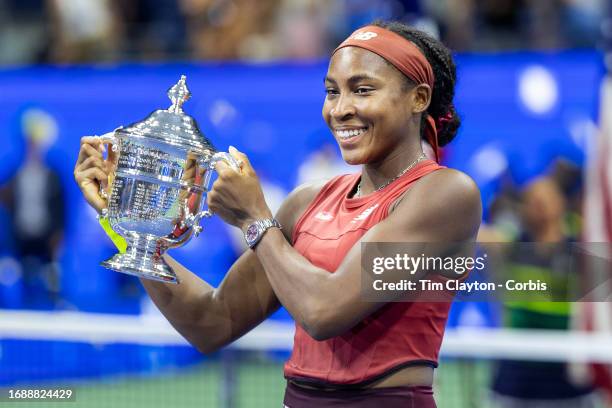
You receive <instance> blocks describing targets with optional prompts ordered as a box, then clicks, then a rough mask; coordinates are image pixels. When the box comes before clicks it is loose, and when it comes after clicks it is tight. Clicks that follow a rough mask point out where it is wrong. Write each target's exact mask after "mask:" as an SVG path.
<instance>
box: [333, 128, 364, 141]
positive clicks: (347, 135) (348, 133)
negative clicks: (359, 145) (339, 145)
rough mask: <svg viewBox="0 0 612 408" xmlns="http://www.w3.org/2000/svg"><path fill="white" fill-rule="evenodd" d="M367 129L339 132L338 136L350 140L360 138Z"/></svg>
mask: <svg viewBox="0 0 612 408" xmlns="http://www.w3.org/2000/svg"><path fill="white" fill-rule="evenodd" d="M366 130H367V128H363V129H351V130H337V131H336V134H337V135H338V136H339V137H340V139H349V138H351V137H354V136H359V135H360V134H362V133H363V132H365V131H366Z"/></svg>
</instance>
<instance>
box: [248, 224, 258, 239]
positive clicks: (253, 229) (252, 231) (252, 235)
mask: <svg viewBox="0 0 612 408" xmlns="http://www.w3.org/2000/svg"><path fill="white" fill-rule="evenodd" d="M258 232H259V229H258V228H257V225H255V224H251V225H249V228H247V230H246V239H247V241H248V242H253V241H255V240H256V239H257V235H258Z"/></svg>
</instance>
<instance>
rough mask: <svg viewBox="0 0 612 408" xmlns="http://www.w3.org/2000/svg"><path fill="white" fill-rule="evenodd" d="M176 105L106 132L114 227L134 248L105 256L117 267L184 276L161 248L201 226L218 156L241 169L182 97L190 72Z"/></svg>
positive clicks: (107, 213)
mask: <svg viewBox="0 0 612 408" xmlns="http://www.w3.org/2000/svg"><path fill="white" fill-rule="evenodd" d="M168 96H169V98H170V100H171V101H172V106H170V108H168V109H165V110H157V111H155V112H153V113H152V114H151V115H149V117H147V118H146V119H145V120H143V121H142V122H137V123H134V124H132V125H129V126H127V127H120V128H118V129H116V130H115V131H113V132H111V133H107V134H105V135H103V136H100V138H101V139H102V141H103V142H104V143H108V144H110V146H109V157H108V159H109V161H112V162H113V163H114V166H113V167H114V170H113V171H111V174H110V176H109V182H108V190H109V191H110V193H109V191H107V189H106V188H104V187H101V195H102V196H103V197H105V198H106V199H107V202H108V207H107V208H106V209H104V210H103V211H102V215H101V217H105V218H108V221H109V223H110V226H111V228H112V229H113V231H115V232H116V233H118V234H119V235H121V236H122V237H124V238H125V240H126V242H127V250H126V251H125V253H119V254H116V255H114V256H113V257H111V258H110V259H107V260H106V261H104V262H102V263H101V265H102V266H104V267H106V268H108V269H112V270H114V271H118V272H123V273H127V274H130V275H136V276H140V277H143V278H147V279H153V280H157V281H162V282H170V283H179V282H178V278H177V276H176V274H175V273H174V272H173V271H172V268H171V267H170V265H168V264H167V263H166V261H165V260H164V259H163V257H162V255H163V254H164V253H165V252H166V251H167V250H168V249H169V248H175V247H179V246H182V245H185V244H186V243H187V242H188V241H189V239H190V238H191V236H192V235H193V234H195V235H196V236H197V235H198V234H199V233H200V232H201V231H202V227H201V226H200V220H201V219H202V218H206V217H210V216H211V215H212V213H211V212H210V211H208V210H202V203H203V201H205V200H204V194H205V193H206V192H207V191H208V189H209V186H210V182H211V174H212V172H213V171H214V167H215V164H216V163H217V162H218V161H220V160H223V161H225V162H227V163H228V164H229V165H230V166H231V167H232V168H233V169H234V170H236V171H239V166H238V163H237V162H236V161H235V160H234V158H233V157H231V156H230V155H229V154H228V153H217V152H216V151H215V149H214V147H213V146H212V144H211V143H210V141H209V140H208V139H207V138H206V137H204V135H202V133H201V132H200V130H199V128H198V125H197V123H196V122H195V120H194V119H193V118H191V117H190V116H188V115H186V114H185V113H184V112H183V108H182V105H183V103H184V102H185V101H187V99H189V97H190V93H189V90H188V89H187V86H186V84H185V76H184V75H183V76H182V77H181V79H180V80H179V81H178V83H177V84H176V85H174V86H173V87H172V88H170V90H169V91H168Z"/></svg>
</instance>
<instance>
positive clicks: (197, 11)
mask: <svg viewBox="0 0 612 408" xmlns="http://www.w3.org/2000/svg"><path fill="white" fill-rule="evenodd" d="M278 5H279V0H267V1H260V0H181V6H182V9H183V12H184V13H185V15H186V18H187V33H188V41H189V46H190V49H191V51H192V56H193V57H194V58H196V59H222V60H226V59H236V58H245V59H246V58H251V59H266V58H268V57H269V56H271V54H274V53H275V51H274V50H275V44H274V43H273V42H270V39H273V36H272V32H273V22H274V17H275V11H276V9H277V7H278Z"/></svg>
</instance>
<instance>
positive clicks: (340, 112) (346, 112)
mask: <svg viewBox="0 0 612 408" xmlns="http://www.w3.org/2000/svg"><path fill="white" fill-rule="evenodd" d="M330 113H331V115H332V116H333V117H334V119H342V118H345V117H347V116H351V115H354V114H355V105H354V104H353V101H352V100H351V98H350V97H347V96H342V95H341V96H340V97H339V98H338V101H337V103H336V105H335V106H334V107H333V108H332V109H331V111H330Z"/></svg>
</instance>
